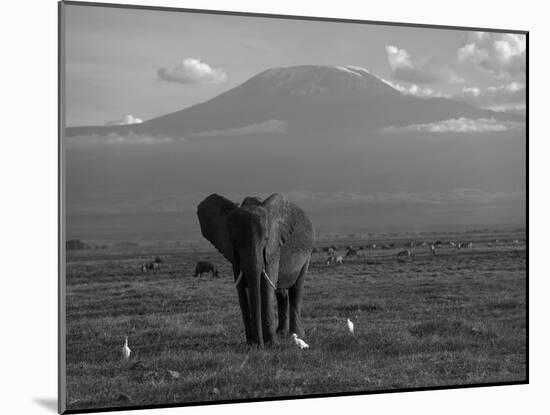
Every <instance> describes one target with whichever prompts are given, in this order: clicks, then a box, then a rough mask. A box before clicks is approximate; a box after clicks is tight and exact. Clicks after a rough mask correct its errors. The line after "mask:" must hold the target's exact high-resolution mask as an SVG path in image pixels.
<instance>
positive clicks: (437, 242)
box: [434, 241, 443, 247]
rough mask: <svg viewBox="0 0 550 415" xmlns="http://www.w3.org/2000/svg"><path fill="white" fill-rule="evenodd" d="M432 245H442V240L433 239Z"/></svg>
mask: <svg viewBox="0 0 550 415" xmlns="http://www.w3.org/2000/svg"><path fill="white" fill-rule="evenodd" d="M434 245H435V246H436V247H437V246H438V245H443V242H441V241H435V242H434Z"/></svg>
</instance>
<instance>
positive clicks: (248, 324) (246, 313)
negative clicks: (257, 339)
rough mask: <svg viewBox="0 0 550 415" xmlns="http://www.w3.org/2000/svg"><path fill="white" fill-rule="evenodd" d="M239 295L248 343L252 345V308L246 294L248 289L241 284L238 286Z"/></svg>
mask: <svg viewBox="0 0 550 415" xmlns="http://www.w3.org/2000/svg"><path fill="white" fill-rule="evenodd" d="M237 294H238V296H239V305H240V306H241V313H242V315H243V323H244V333H245V335H246V342H247V343H248V344H252V342H253V340H252V321H251V320H250V308H249V306H248V295H247V294H246V288H245V287H244V286H243V283H242V282H241V283H240V284H239V285H238V286H237Z"/></svg>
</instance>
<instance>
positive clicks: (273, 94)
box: [66, 65, 522, 137]
mask: <svg viewBox="0 0 550 415" xmlns="http://www.w3.org/2000/svg"><path fill="white" fill-rule="evenodd" d="M460 117H465V118H490V117H492V118H496V119H504V120H520V119H522V118H521V116H517V115H512V114H505V113H497V112H493V111H490V110H481V109H478V108H475V107H473V106H471V105H468V104H465V103H462V102H457V101H453V100H450V99H447V98H430V99H426V98H417V97H413V96H407V95H402V94H401V93H400V92H399V91H397V90H396V89H394V88H393V87H391V86H390V85H388V84H387V83H385V82H384V81H382V80H381V79H379V78H377V77H376V76H374V75H372V74H370V73H369V72H368V71H367V70H366V69H363V68H358V67H353V66H313V65H305V66H294V67H288V68H273V69H269V70H266V71H264V72H262V73H260V74H258V75H256V76H254V77H252V78H251V79H249V80H248V81H246V82H244V83H243V84H241V85H239V86H237V87H235V88H233V89H230V90H229V91H227V92H225V93H222V94H220V95H218V96H216V97H214V98H212V99H210V100H208V101H206V102H204V103H200V104H197V105H193V106H191V107H189V108H186V109H183V110H181V111H177V112H174V113H171V114H167V115H164V116H161V117H157V118H154V119H151V120H149V121H146V122H144V123H142V124H134V125H123V126H98V127H93V126H91V127H71V128H67V130H66V134H67V135H68V136H77V135H91V134H97V135H106V134H109V133H117V134H120V135H127V134H130V133H134V134H140V135H141V134H143V135H153V136H170V137H181V136H184V135H187V134H192V133H201V132H208V131H219V130H228V129H236V128H242V127H245V126H249V125H257V124H262V123H266V122H269V121H271V120H278V121H282V122H284V123H286V126H287V128H288V132H289V133H303V132H313V133H314V132H316V131H322V132H327V131H329V132H338V133H343V132H348V131H349V132H357V131H374V130H378V129H380V128H383V127H387V126H397V127H398V126H405V125H409V124H415V123H427V122H435V121H442V120H447V119H451V118H460Z"/></svg>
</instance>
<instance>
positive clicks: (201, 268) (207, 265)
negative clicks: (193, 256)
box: [193, 261, 218, 278]
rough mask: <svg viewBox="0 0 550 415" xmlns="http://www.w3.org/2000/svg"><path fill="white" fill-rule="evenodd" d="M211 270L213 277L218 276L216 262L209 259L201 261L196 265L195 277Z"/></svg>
mask: <svg viewBox="0 0 550 415" xmlns="http://www.w3.org/2000/svg"><path fill="white" fill-rule="evenodd" d="M206 272H210V273H211V274H212V276H213V277H216V278H217V277H218V269H217V268H216V266H215V265H214V264H212V263H211V262H208V261H199V262H197V265H195V274H194V275H193V276H194V277H200V276H201V275H202V274H204V273H206Z"/></svg>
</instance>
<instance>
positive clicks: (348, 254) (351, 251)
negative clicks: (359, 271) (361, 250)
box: [346, 248, 357, 258]
mask: <svg viewBox="0 0 550 415" xmlns="http://www.w3.org/2000/svg"><path fill="white" fill-rule="evenodd" d="M352 256H357V251H356V250H355V249H353V248H348V250H347V251H346V258H347V257H352Z"/></svg>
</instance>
